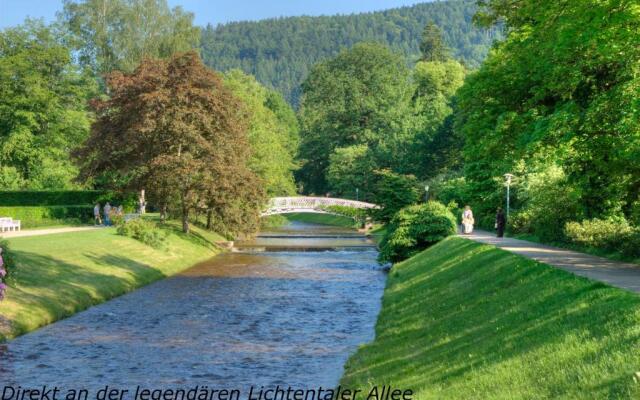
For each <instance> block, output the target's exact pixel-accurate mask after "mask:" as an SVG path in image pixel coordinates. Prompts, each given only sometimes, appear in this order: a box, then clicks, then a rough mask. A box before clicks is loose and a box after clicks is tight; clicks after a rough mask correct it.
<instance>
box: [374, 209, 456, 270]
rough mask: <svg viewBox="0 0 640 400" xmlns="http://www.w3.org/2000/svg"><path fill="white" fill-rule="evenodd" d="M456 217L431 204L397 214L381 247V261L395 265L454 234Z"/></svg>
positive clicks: (403, 210) (446, 210)
mask: <svg viewBox="0 0 640 400" xmlns="http://www.w3.org/2000/svg"><path fill="white" fill-rule="evenodd" d="M456 229H457V223H456V217H455V216H454V215H453V214H452V213H451V211H450V210H449V209H448V208H447V207H446V206H444V205H443V204H442V203H438V202H436V201H430V202H428V203H424V204H416V205H412V206H408V207H405V208H403V209H402V210H400V211H398V213H397V214H396V215H395V216H394V217H393V219H392V220H391V223H389V225H388V229H387V233H386V234H385V236H384V238H383V239H382V242H381V244H380V260H381V261H391V262H398V261H402V260H404V259H407V258H409V257H411V256H413V255H415V254H417V253H418V252H420V251H421V250H424V249H425V248H427V247H429V246H431V245H433V244H435V243H437V242H439V241H441V240H442V239H444V238H446V237H448V236H451V235H453V234H455V233H456Z"/></svg>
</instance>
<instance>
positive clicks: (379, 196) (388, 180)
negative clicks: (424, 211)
mask: <svg viewBox="0 0 640 400" xmlns="http://www.w3.org/2000/svg"><path fill="white" fill-rule="evenodd" d="M418 201H420V191H419V189H418V180H417V179H416V177H415V176H413V175H400V174H396V173H395V172H391V171H389V170H380V171H376V185H375V194H374V198H373V202H374V203H376V204H377V205H379V206H380V207H381V208H380V209H379V210H376V211H375V212H374V217H375V218H376V219H377V220H379V221H382V222H389V221H390V220H391V218H393V216H394V215H395V214H396V213H397V212H398V211H399V210H400V209H402V208H403V207H406V206H408V205H410V204H414V203H417V202H418Z"/></svg>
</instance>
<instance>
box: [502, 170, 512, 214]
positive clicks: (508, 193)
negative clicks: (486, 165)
mask: <svg viewBox="0 0 640 400" xmlns="http://www.w3.org/2000/svg"><path fill="white" fill-rule="evenodd" d="M512 178H513V175H512V174H504V179H505V180H506V182H507V221H508V220H509V206H510V204H509V203H510V199H509V196H510V191H511V179H512Z"/></svg>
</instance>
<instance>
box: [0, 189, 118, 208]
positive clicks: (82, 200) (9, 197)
mask: <svg viewBox="0 0 640 400" xmlns="http://www.w3.org/2000/svg"><path fill="white" fill-rule="evenodd" d="M111 197H112V196H111V195H110V194H109V193H108V192H105V191H100V190H60V191H40V190H21V191H0V207H37V206H83V205H93V204H95V203H96V202H97V201H98V200H100V199H107V198H108V200H111Z"/></svg>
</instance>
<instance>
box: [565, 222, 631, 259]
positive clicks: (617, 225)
mask: <svg viewBox="0 0 640 400" xmlns="http://www.w3.org/2000/svg"><path fill="white" fill-rule="evenodd" d="M564 229H565V235H566V237H567V238H568V239H569V240H570V241H571V242H572V243H575V244H578V245H580V246H584V247H590V248H596V249H603V250H607V251H613V252H620V253H622V254H623V255H625V256H628V257H640V230H639V229H638V228H633V227H632V226H630V225H629V223H628V222H627V221H625V220H624V219H620V218H617V219H616V218H610V219H606V220H603V219H590V220H584V221H582V222H569V223H567V224H566V226H565V227H564Z"/></svg>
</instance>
